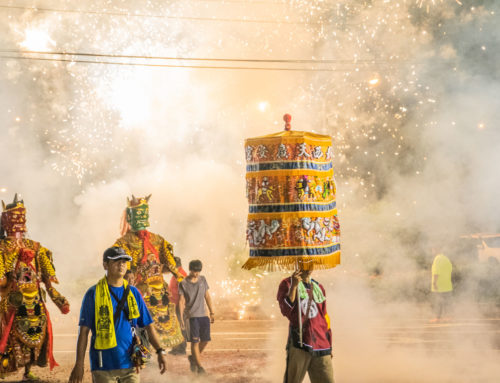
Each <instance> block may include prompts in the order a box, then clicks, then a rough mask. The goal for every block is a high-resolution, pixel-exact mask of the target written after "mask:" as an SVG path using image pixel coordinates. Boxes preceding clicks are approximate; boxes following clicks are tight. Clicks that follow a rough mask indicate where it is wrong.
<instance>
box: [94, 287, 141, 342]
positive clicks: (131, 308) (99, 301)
mask: <svg viewBox="0 0 500 383" xmlns="http://www.w3.org/2000/svg"><path fill="white" fill-rule="evenodd" d="M127 284H128V283H127V281H125V280H124V281H123V288H125V289H126V288H127ZM127 305H128V318H129V319H134V318H139V316H140V314H139V307H138V306H137V301H136V300H135V297H134V294H132V291H130V290H129V292H128V297H127ZM95 328H96V337H95V344H94V347H95V349H96V350H107V349H109V348H113V347H116V334H115V324H114V321H113V304H112V302H111V295H110V293H109V287H108V280H107V279H106V277H104V278H102V279H101V280H100V281H99V282H98V283H97V286H96V289H95Z"/></svg>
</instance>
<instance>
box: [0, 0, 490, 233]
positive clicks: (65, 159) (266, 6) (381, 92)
mask: <svg viewBox="0 0 500 383" xmlns="http://www.w3.org/2000/svg"><path fill="white" fill-rule="evenodd" d="M462 3H463V4H459V3H458V2H455V1H451V0H449V1H448V0H443V1H437V0H436V1H432V0H429V1H426V0H406V1H405V0H399V1H393V0H380V1H375V0H373V1H370V0H358V1H349V2H348V1H343V2H342V1H326V0H325V1H321V0H313V1H305V0H302V1H299V0H290V1H220V2H216V1H177V2H175V1H174V2H169V3H165V2H162V1H147V2H141V3H126V4H125V3H124V2H122V1H118V0H116V1H107V2H106V3H105V4H101V3H87V4H85V7H84V6H83V5H82V4H81V3H78V2H76V1H40V2H39V3H37V7H36V8H33V7H31V6H30V5H25V4H16V5H12V4H11V3H5V2H4V3H3V4H0V19H1V20H3V22H2V23H0V25H1V26H0V28H1V32H2V34H1V36H3V37H2V39H1V40H0V50H1V51H2V52H4V53H2V54H3V56H9V55H12V58H8V57H4V58H3V59H2V60H0V65H1V71H0V76H1V77H0V81H2V85H3V87H2V88H3V89H4V92H5V93H4V95H3V98H4V99H5V101H6V104H5V105H6V107H5V113H4V114H3V116H2V121H3V125H4V126H5V127H6V129H7V130H8V132H9V144H7V143H4V144H3V146H2V148H3V149H4V150H3V152H4V153H10V151H9V146H8V145H11V144H12V143H15V142H17V143H19V145H20V147H22V146H23V145H26V140H27V138H26V137H27V136H28V137H29V141H30V145H33V146H32V147H34V148H36V152H37V153H38V152H40V158H41V162H42V163H44V164H46V165H47V166H48V167H49V168H50V169H53V171H55V173H56V174H57V175H61V176H64V177H70V179H72V180H74V181H75V183H76V184H77V185H78V186H77V187H78V188H79V190H80V191H82V192H87V191H88V190H89V189H90V188H92V187H95V186H96V185H106V184H110V183H113V182H114V181H117V182H119V181H120V180H123V179H124V178H125V179H126V177H127V175H128V174H130V173H133V174H140V173H141V172H147V173H152V174H159V175H158V176H156V177H157V179H158V180H160V181H161V180H164V178H162V177H164V176H162V175H161V173H162V171H163V168H162V167H165V166H168V168H169V169H174V170H176V169H184V168H185V167H186V161H187V162H191V163H192V162H196V161H204V163H207V164H214V166H215V165H216V166H220V167H223V168H225V169H229V170H230V171H231V172H232V176H234V177H235V178H237V177H239V176H241V172H242V170H241V169H242V158H241V152H240V143H241V141H242V139H243V138H244V137H246V136H251V135H255V133H256V132H258V133H262V134H265V133H268V132H269V131H270V129H271V130H275V129H281V126H280V123H279V120H280V116H281V115H282V114H283V113H284V112H286V111H288V112H291V113H293V114H294V121H298V124H297V125H298V126H297V128H298V129H304V130H316V131H318V132H320V133H326V134H331V135H332V136H333V137H334V141H335V160H334V163H335V172H336V177H337V182H338V184H339V198H338V199H339V201H341V202H340V204H339V207H340V208H341V209H344V208H346V207H348V206H349V205H351V206H352V205H353V204H354V205H363V204H367V205H370V206H374V205H373V204H377V203H378V204H380V205H383V206H387V209H385V208H384V209H383V210H387V211H391V219H398V220H399V221H398V222H401V221H402V220H403V219H408V217H416V216H421V215H422V211H421V210H420V209H421V206H423V205H424V204H425V203H426V199H425V198H424V199H423V198H421V195H423V193H420V195H416V194H418V193H416V190H420V189H419V187H418V186H415V185H424V184H433V183H435V182H437V181H436V179H437V178H439V177H438V176H436V175H434V174H432V172H430V170H429V165H428V163H429V161H430V159H431V160H435V158H436V155H435V154H436V151H435V147H434V146H433V144H432V142H431V143H430V142H429V141H431V140H429V136H433V137H434V135H435V134H436V132H441V131H442V132H445V131H448V130H447V128H445V127H446V126H456V125H451V123H452V122H454V123H456V121H455V120H453V121H451V119H450V117H449V116H445V117H444V116H443V114H442V113H441V111H442V107H443V105H446V104H447V100H448V99H449V98H450V93H449V91H448V89H447V88H449V87H451V85H450V84H451V83H453V81H455V80H453V79H454V78H460V76H463V77H462V78H467V76H469V73H471V71H472V70H477V71H479V72H478V73H476V74H478V75H479V76H482V75H484V73H483V72H484V68H481V65H476V66H474V68H473V69H472V66H470V67H468V66H467V60H466V57H467V54H466V53H465V52H464V50H463V47H464V46H465V44H467V41H469V40H467V37H466V35H465V33H462V31H461V28H465V27H464V26H466V27H468V28H471V29H474V31H475V32H477V33H478V36H479V37H477V39H478V40H479V41H478V44H477V45H478V46H480V47H481V48H480V49H479V50H478V55H482V56H478V57H484V58H486V57H491V58H493V59H492V60H490V61H491V62H495V60H494V56H492V55H493V54H494V53H492V52H494V51H495V49H494V47H495V45H494V39H493V38H492V37H491V34H492V31H494V30H495V19H496V17H497V14H498V5H497V4H496V3H495V2H493V1H483V2H481V5H480V6H476V3H477V2H475V1H467V2H465V1H464V2H462ZM482 36H484V40H485V41H480V40H481V39H482V38H483V37H482ZM490 40H493V43H492V44H493V45H492V46H491V48H490V44H489V41H490ZM5 52H7V53H5ZM9 52H10V53H9ZM30 52H31V53H30ZM33 52H36V53H33ZM87 55H88V56H87ZM30 58H37V60H32V59H30ZM167 58H168V59H169V60H170V59H172V60H180V59H181V58H182V60H185V61H184V62H181V63H180V64H179V66H183V65H185V63H186V62H192V61H195V60H207V62H209V63H211V65H205V66H206V67H215V66H224V67H227V69H228V70H225V69H220V68H219V69H217V71H215V70H211V69H210V68H204V69H203V71H202V70H200V69H197V68H190V69H186V68H171V67H168V66H167V65H169V64H168V63H164V62H162V63H163V64H166V65H165V66H164V67H159V68H152V67H151V68H149V67H147V66H146V65H150V64H152V63H153V62H155V60H159V59H167ZM38 59H43V60H38ZM46 59H49V60H54V61H44V60H46ZM63 60H68V61H63ZM87 60H89V61H98V63H95V64H92V65H89V64H88V63H82V62H80V61H87ZM134 60H135V61H134ZM210 60H211V61H210ZM221 60H227V61H224V64H219V63H220V62H221ZM104 61H110V62H114V63H120V64H127V63H133V64H134V65H135V64H137V65H136V66H133V67H132V65H109V64H108V63H107V62H106V63H104ZM170 61H171V60H170ZM214 62H216V63H218V64H217V65H212V64H213V63H214ZM242 62H245V65H248V66H250V67H252V66H253V67H257V66H260V65H262V66H264V65H265V66H269V67H271V66H272V65H276V67H278V68H292V65H293V68H299V69H303V71H304V72H310V73H300V72H295V71H294V72H292V73H283V72H285V71H276V72H272V73H267V72H266V71H260V72H262V73H253V72H252V73H250V72H248V71H246V70H245V71H238V73H235V72H237V71H230V70H229V69H231V68H230V67H232V68H234V67H237V66H239V65H240V64H239V63H242ZM483 62H486V60H483V61H481V63H483ZM282 63H283V65H284V63H286V65H287V66H286V67H285V66H283V67H282V66H280V65H281V64H282ZM318 63H320V65H319V64H318ZM163 64H162V65H163ZM176 64H178V62H177V61H175V64H174V66H175V65H176ZM241 65H242V66H243V64H241ZM193 66H194V65H193ZM434 66H435V67H436V68H437V69H436V70H434V69H433V67H434ZM318 68H319V69H321V70H323V69H324V70H325V72H324V73H322V72H321V71H320V70H317V69H318ZM294 70H295V69H294ZM337 70H338V71H337ZM255 72H257V71H255ZM269 72H271V71H269ZM290 72H291V71H290ZM436 73H439V75H436ZM494 73H495V70H494V69H492V70H491V74H492V75H493V74H494ZM436 76H444V78H443V79H440V78H437V77H436ZM455 76H456V77H455ZM483 78H489V77H488V76H486V75H485V76H484V77H483ZM485 82H488V81H487V80H485ZM6 94H9V95H11V96H6ZM493 115H494V114H492V113H490V112H486V111H485V112H484V113H482V115H481V116H478V117H477V118H476V119H475V121H471V122H470V123H469V125H470V126H473V127H474V134H483V133H486V134H488V132H489V131H490V127H491V126H493V123H492V121H493V119H492V116H493ZM235 127H237V128H235ZM437 134H438V133H437ZM484 136H485V135H484V134H483V135H482V137H484ZM477 140H482V138H477ZM32 141H33V142H32ZM222 148H225V149H222ZM181 159H182V160H181ZM4 163H7V162H6V161H4ZM166 164H168V165H166ZM4 166H5V165H4ZM207 166H208V165H207ZM151 168H153V170H152V169H151ZM171 171H173V170H171ZM53 176H54V177H56V178H55V180H58V178H57V176H56V175H53ZM49 178H50V177H49ZM402 180H403V181H404V182H405V185H406V181H408V182H409V184H411V185H412V186H411V188H410V192H408V191H407V188H406V187H405V188H404V190H405V193H404V194H405V195H406V196H408V198H409V200H408V201H402V200H399V199H398V198H395V194H397V190H396V189H397V186H395V185H398V182H399V181H402ZM160 181H158V182H160ZM211 182H214V183H216V182H217V181H216V180H214V181H211ZM232 187H236V186H235V185H232ZM229 190H230V189H228V190H226V193H227V194H238V192H237V191H236V190H231V191H229ZM358 198H359V200H358ZM452 200H453V198H452ZM360 201H362V202H360ZM395 201H397V202H395ZM354 202H355V203H354ZM399 203H403V204H404V205H405V206H410V207H409V208H406V209H401V208H400V206H398V204H399ZM493 210H494V209H493ZM470 217H476V218H472V219H473V220H475V221H477V222H479V221H481V219H482V218H481V217H480V214H478V213H474V212H470ZM384 219H387V220H388V219H389V218H384ZM422 220H423V218H422ZM347 222H349V220H347ZM413 223H414V222H413ZM225 225H226V226H227V224H225ZM241 225H242V224H241V222H240V220H238V221H237V224H234V225H233V226H231V227H232V229H231V230H241ZM408 225H410V223H408ZM417 226H418V227H419V228H422V227H423V226H425V225H424V223H423V222H420V223H419V224H418V225H417ZM417 231H418V230H417ZM228 236H229V237H230V236H236V235H235V233H234V232H233V233H232V234H228Z"/></svg>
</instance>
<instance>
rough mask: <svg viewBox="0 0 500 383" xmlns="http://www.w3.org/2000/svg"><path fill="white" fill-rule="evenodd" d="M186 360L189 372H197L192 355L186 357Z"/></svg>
mask: <svg viewBox="0 0 500 383" xmlns="http://www.w3.org/2000/svg"><path fill="white" fill-rule="evenodd" d="M188 360H189V368H190V369H191V372H196V371H197V367H198V366H197V365H196V361H195V360H194V358H193V355H188Z"/></svg>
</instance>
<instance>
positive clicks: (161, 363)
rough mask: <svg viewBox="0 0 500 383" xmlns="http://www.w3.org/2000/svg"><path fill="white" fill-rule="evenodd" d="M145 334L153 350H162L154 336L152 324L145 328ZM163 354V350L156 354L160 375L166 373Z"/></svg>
mask: <svg viewBox="0 0 500 383" xmlns="http://www.w3.org/2000/svg"><path fill="white" fill-rule="evenodd" d="M146 332H147V333H148V338H149V342H150V343H151V345H152V346H153V347H154V349H155V350H160V349H161V348H162V347H161V343H160V340H159V339H158V335H156V330H155V328H154V325H153V323H151V324H149V325H147V326H146ZM164 352H165V350H163V352H158V351H157V352H156V353H157V354H158V367H159V368H160V374H163V373H165V371H167V358H166V356H165V354H164Z"/></svg>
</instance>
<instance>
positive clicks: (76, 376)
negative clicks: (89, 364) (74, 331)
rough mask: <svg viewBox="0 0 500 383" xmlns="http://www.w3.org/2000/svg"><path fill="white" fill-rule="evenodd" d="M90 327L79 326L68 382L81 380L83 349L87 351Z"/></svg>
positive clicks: (83, 362)
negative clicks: (74, 355) (73, 362)
mask: <svg viewBox="0 0 500 383" xmlns="http://www.w3.org/2000/svg"><path fill="white" fill-rule="evenodd" d="M89 332H90V328H88V327H87V326H80V331H79V332H78V341H77V342H76V362H75V366H74V367H73V371H71V375H70V377H69V383H80V382H82V381H83V372H84V369H83V367H84V364H85V351H87V343H88V340H89Z"/></svg>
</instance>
